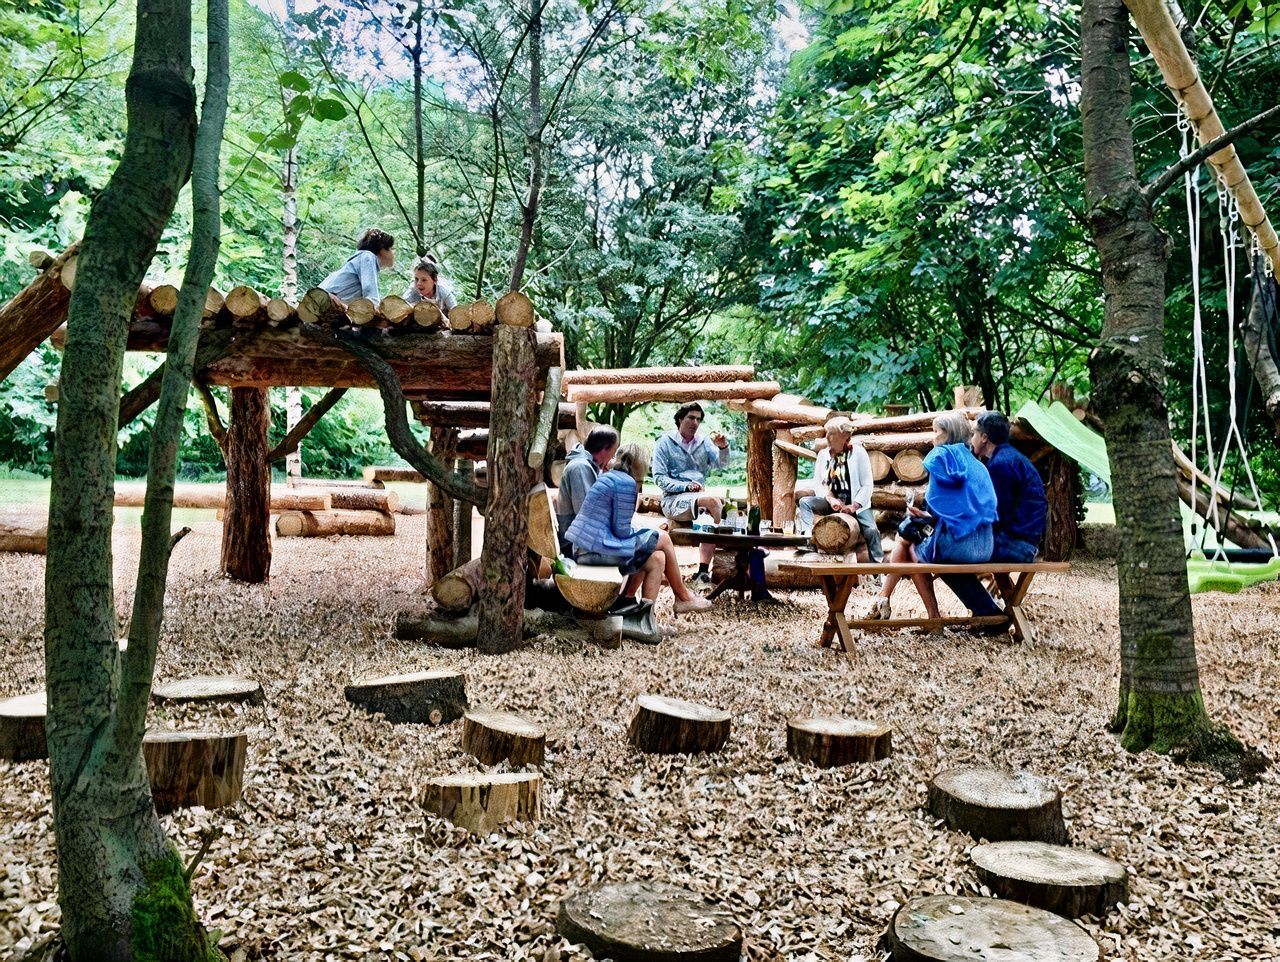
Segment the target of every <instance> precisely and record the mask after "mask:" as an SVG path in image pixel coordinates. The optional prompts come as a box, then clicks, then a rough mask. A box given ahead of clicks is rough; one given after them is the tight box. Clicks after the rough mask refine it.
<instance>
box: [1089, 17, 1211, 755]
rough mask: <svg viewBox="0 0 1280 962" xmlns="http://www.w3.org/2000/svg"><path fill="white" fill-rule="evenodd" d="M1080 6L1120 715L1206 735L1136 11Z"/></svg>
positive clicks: (1158, 739)
mask: <svg viewBox="0 0 1280 962" xmlns="http://www.w3.org/2000/svg"><path fill="white" fill-rule="evenodd" d="M1081 19H1082V25H1081V27H1082V33H1083V37H1082V39H1083V49H1084V64H1083V78H1082V82H1083V91H1082V97H1081V114H1082V120H1083V128H1084V158H1085V182H1086V192H1087V200H1088V209H1089V215H1088V216H1089V225H1090V230H1091V232H1092V234H1093V240H1094V243H1095V245H1096V246H1097V248H1098V255H1099V258H1100V261H1101V266H1102V275H1103V288H1104V292H1105V298H1106V311H1105V317H1104V321H1103V329H1102V340H1101V343H1100V344H1099V345H1098V347H1097V348H1096V349H1095V350H1094V352H1093V355H1092V357H1091V359H1090V371H1091V374H1092V377H1093V399H1094V407H1095V410H1097V411H1098V413H1099V415H1100V417H1101V419H1102V422H1103V425H1104V429H1105V435H1106V439H1107V450H1108V451H1109V453H1110V458H1111V477H1112V484H1113V495H1114V499H1115V509H1116V523H1117V524H1118V525H1119V526H1120V527H1121V529H1122V530H1123V531H1124V532H1125V535H1126V536H1125V538H1124V539H1123V540H1122V541H1121V550H1120V558H1119V565H1118V570H1119V580H1120V646H1121V652H1120V697H1119V704H1118V706H1117V709H1116V714H1115V717H1114V719H1113V724H1114V727H1115V730H1116V731H1117V732H1119V733H1120V740H1121V744H1123V745H1124V747H1125V748H1127V749H1129V750H1130V751H1141V750H1143V749H1146V748H1151V749H1153V750H1155V751H1159V752H1167V751H1172V750H1175V749H1178V750H1184V749H1186V748H1188V747H1189V746H1196V745H1198V744H1202V743H1203V742H1204V738H1205V735H1206V734H1207V733H1208V732H1209V731H1210V725H1209V719H1208V716H1207V715H1206V713H1205V708H1204V701H1203V699H1202V697H1201V694H1200V678H1199V672H1198V670H1197V666H1196V649H1195V637H1194V632H1193V628H1192V621H1191V599H1190V595H1189V594H1188V590H1187V568H1186V559H1185V556H1184V549H1183V535H1182V523H1181V519H1180V515H1179V508H1178V487H1177V481H1176V476H1175V467H1174V464H1173V459H1172V457H1171V455H1170V450H1171V448H1170V440H1169V416H1168V406H1167V403H1166V400H1165V357H1164V300H1165V259H1166V238H1165V236H1164V234H1163V233H1162V232H1161V231H1160V230H1159V229H1158V228H1157V227H1156V226H1155V224H1154V222H1153V220H1152V214H1151V208H1150V205H1149V203H1148V201H1147V199H1146V197H1145V196H1144V195H1143V192H1142V185H1141V184H1140V182H1139V180H1138V176H1137V170H1136V165H1135V161H1134V148H1133V132H1132V129H1131V127H1130V121H1129V109H1130V100H1131V91H1130V85H1131V71H1130V65H1129V49H1128V33H1129V17H1128V12H1127V10H1126V9H1125V6H1124V3H1123V0H1085V4H1084V9H1083V11H1082V14H1081Z"/></svg>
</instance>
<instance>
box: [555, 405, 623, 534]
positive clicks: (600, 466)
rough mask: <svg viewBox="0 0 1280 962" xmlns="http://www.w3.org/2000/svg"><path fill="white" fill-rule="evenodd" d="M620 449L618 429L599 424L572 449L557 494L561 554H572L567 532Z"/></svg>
mask: <svg viewBox="0 0 1280 962" xmlns="http://www.w3.org/2000/svg"><path fill="white" fill-rule="evenodd" d="M617 450H618V432H617V431H615V430H614V429H613V428H609V427H604V426H603V425H597V426H596V427H594V428H592V429H591V433H590V434H588V435H587V439H586V440H585V441H584V442H583V443H582V444H580V445H578V446H577V447H576V448H574V449H573V450H572V451H570V452H569V458H568V463H566V464H565V466H564V473H563V474H562V475H561V476H560V492H559V494H558V495H557V496H556V526H557V527H558V529H559V532H560V553H561V554H562V555H564V556H565V557H566V558H572V557H573V546H572V545H571V544H570V543H569V542H568V541H566V540H565V532H567V531H568V530H569V525H571V524H573V519H574V518H576V517H577V516H578V512H579V511H581V510H582V502H584V501H586V500H587V492H588V491H590V490H591V486H592V485H593V484H595V483H596V481H597V479H599V477H600V472H601V471H604V470H605V469H606V468H607V467H608V466H609V462H610V460H612V459H613V455H614V452H615V451H617Z"/></svg>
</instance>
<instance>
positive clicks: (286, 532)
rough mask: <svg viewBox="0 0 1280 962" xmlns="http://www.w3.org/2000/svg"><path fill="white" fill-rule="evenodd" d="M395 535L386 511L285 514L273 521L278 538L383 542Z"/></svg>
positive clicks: (389, 515)
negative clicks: (339, 537)
mask: <svg viewBox="0 0 1280 962" xmlns="http://www.w3.org/2000/svg"><path fill="white" fill-rule="evenodd" d="M395 533H396V516H395V515H394V514H388V513H387V512H386V511H339V510H337V509H334V510H333V511H285V512H283V513H282V514H281V515H280V516H279V517H278V518H276V534H277V535H278V536H279V537H281V538H329V537H333V536H334V535H351V536H354V537H364V538H385V537H390V536H391V535H393V534H395Z"/></svg>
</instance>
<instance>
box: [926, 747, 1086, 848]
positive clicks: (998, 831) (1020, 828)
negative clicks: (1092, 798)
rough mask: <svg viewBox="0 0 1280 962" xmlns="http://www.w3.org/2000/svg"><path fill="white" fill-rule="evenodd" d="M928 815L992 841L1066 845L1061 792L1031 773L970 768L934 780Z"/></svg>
mask: <svg viewBox="0 0 1280 962" xmlns="http://www.w3.org/2000/svg"><path fill="white" fill-rule="evenodd" d="M928 807H929V813H930V814H931V815H933V817H934V818H938V819H941V820H942V821H943V822H945V823H946V825H947V827H948V828H951V829H954V830H955V831H957V832H968V833H969V834H970V835H972V836H973V837H974V838H979V839H982V838H985V839H987V840H989V841H992V842H1004V841H1035V842H1049V843H1051V844H1054V845H1062V844H1065V843H1066V841H1067V826H1066V823H1065V822H1063V820H1062V792H1060V791H1059V790H1058V789H1057V787H1056V786H1055V785H1054V784H1053V783H1052V782H1050V781H1048V780H1047V779H1044V778H1040V777H1039V776H1036V775H1032V774H1031V773H1030V772H1023V771H1016V772H1015V771H1005V770H1003V769H996V768H982V767H974V766H965V767H960V768H952V769H948V770H947V771H945V772H942V773H941V774H939V775H937V776H935V777H934V778H933V780H932V781H930V782H929V802H928Z"/></svg>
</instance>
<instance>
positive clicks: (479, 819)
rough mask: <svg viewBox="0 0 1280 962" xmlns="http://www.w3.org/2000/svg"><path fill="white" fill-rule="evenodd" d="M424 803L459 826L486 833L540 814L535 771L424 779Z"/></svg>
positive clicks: (538, 777)
mask: <svg viewBox="0 0 1280 962" xmlns="http://www.w3.org/2000/svg"><path fill="white" fill-rule="evenodd" d="M423 806H424V807H425V808H426V809H427V810H428V811H430V812H432V813H434V814H436V815H439V816H440V817H441V818H444V819H447V820H448V821H450V822H452V823H453V824H454V825H457V826H458V827H459V828H465V829H466V830H467V831H469V832H472V833H473V834H476V835H487V834H489V833H490V832H492V831H494V830H495V829H497V828H499V827H500V826H502V825H505V824H507V823H508V822H536V821H538V820H539V819H541V818H542V776H541V775H539V774H537V773H536V772H514V773H496V774H466V775H443V776H441V777H439V778H433V779H431V780H430V781H428V782H427V785H426V790H425V792H424V794H423Z"/></svg>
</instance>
